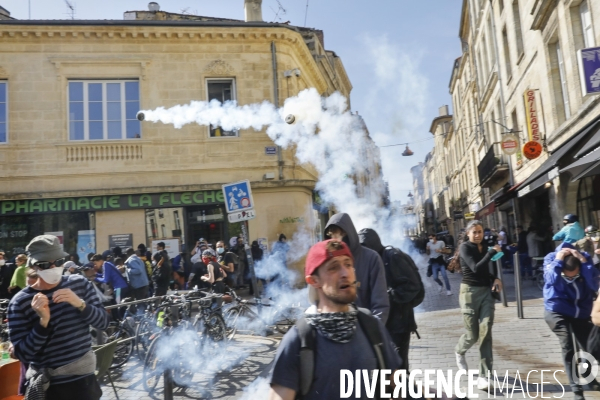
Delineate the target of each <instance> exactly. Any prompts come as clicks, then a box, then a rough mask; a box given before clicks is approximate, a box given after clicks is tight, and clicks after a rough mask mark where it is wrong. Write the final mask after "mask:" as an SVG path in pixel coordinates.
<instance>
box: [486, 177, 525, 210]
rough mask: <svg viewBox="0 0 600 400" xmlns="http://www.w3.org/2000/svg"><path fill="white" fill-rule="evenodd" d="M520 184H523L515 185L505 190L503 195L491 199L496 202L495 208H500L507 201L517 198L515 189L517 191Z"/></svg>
mask: <svg viewBox="0 0 600 400" xmlns="http://www.w3.org/2000/svg"><path fill="white" fill-rule="evenodd" d="M522 184H523V182H519V183H517V184H516V185H514V186H511V187H510V188H508V189H507V190H505V191H504V193H502V194H501V195H500V196H498V197H496V198H495V199H493V200H494V201H495V202H496V207H500V206H501V205H502V204H504V203H506V202H507V201H509V200H511V199H514V198H515V197H517V194H518V190H517V189H519V188H520V187H521V185H522Z"/></svg>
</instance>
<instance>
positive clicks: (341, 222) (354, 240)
mask: <svg viewBox="0 0 600 400" xmlns="http://www.w3.org/2000/svg"><path fill="white" fill-rule="evenodd" d="M331 225H336V226H339V227H340V228H342V229H343V230H344V232H346V235H347V238H348V241H346V244H348V247H350V251H352V254H354V253H355V252H356V251H357V250H358V249H360V242H359V241H358V234H357V233H356V228H355V227H354V223H352V218H350V216H349V215H348V214H346V213H337V214H335V215H333V216H332V217H331V218H329V221H328V222H327V225H326V226H325V231H324V232H327V228H329V227H330V226H331Z"/></svg>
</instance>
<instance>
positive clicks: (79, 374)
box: [8, 235, 109, 400]
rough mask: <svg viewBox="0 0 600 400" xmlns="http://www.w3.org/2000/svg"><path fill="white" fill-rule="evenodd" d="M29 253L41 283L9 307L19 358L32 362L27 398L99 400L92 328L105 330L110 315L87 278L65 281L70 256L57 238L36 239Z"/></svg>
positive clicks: (29, 245) (73, 277) (29, 287)
mask: <svg viewBox="0 0 600 400" xmlns="http://www.w3.org/2000/svg"><path fill="white" fill-rule="evenodd" d="M26 250H27V254H28V257H29V258H28V265H29V266H31V268H32V270H34V271H35V272H36V273H37V276H38V279H37V280H36V281H35V283H33V284H32V285H31V286H27V287H26V288H24V289H23V290H21V291H20V292H19V293H17V294H16V295H15V297H13V299H12V300H11V302H10V303H9V306H8V328H9V334H10V341H11V342H12V344H13V346H14V355H15V357H16V358H18V359H19V360H20V361H21V362H23V363H29V369H28V371H27V378H28V380H29V384H28V389H27V390H28V395H27V398H45V399H47V400H54V399H56V400H58V399H60V400H71V399H72V400H78V399H89V400H97V399H99V398H100V397H101V396H102V390H101V389H100V386H99V385H98V382H97V380H96V376H95V374H94V372H95V366H96V358H95V355H94V353H93V352H92V348H91V337H90V325H91V326H93V327H94V328H97V329H101V330H104V329H106V328H107V327H108V323H109V316H108V314H107V313H106V311H105V310H104V308H103V307H102V305H101V304H100V300H99V299H98V296H96V293H95V291H94V288H93V287H92V286H91V283H90V282H89V281H88V280H87V279H85V278H84V277H83V276H81V275H69V276H63V274H62V272H63V269H64V263H65V262H66V260H67V259H66V257H68V254H67V253H65V252H64V251H63V250H62V247H61V245H60V242H59V240H58V238H57V237H56V236H52V235H41V236H37V237H35V238H34V239H33V240H32V241H31V242H30V243H29V244H28V245H27V248H26ZM43 376H49V377H50V384H49V386H48V387H47V388H44V386H45V385H44V384H43V383H44V382H43V381H42V377H43Z"/></svg>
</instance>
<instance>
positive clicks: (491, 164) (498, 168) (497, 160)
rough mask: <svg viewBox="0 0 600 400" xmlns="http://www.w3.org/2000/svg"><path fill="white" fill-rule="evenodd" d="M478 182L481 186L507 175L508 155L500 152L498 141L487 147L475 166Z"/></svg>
mask: <svg viewBox="0 0 600 400" xmlns="http://www.w3.org/2000/svg"><path fill="white" fill-rule="evenodd" d="M477 171H478V172H479V184H480V185H481V187H482V188H484V187H489V186H491V185H493V184H494V183H495V182H497V181H499V180H502V179H506V178H507V177H508V156H507V155H505V154H504V153H502V150H501V149H500V143H494V144H493V145H492V146H490V148H489V149H488V151H487V153H486V155H485V156H484V157H483V159H482V160H481V162H480V163H479V165H478V166H477Z"/></svg>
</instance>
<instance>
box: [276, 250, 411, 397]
mask: <svg viewBox="0 0 600 400" xmlns="http://www.w3.org/2000/svg"><path fill="white" fill-rule="evenodd" d="M304 271H305V280H306V283H307V284H308V285H309V286H308V295H309V300H310V302H311V303H312V304H313V305H312V306H311V307H310V308H309V309H308V310H306V312H305V314H304V316H303V317H302V318H300V319H299V321H298V323H297V324H296V325H295V326H294V327H292V329H290V331H289V332H288V333H287V334H286V335H285V336H284V337H283V340H282V341H281V344H280V345H279V349H278V351H277V356H276V357H275V361H274V363H273V371H272V376H271V378H270V384H271V392H270V399H271V400H293V399H295V398H296V395H297V394H301V395H302V399H304V400H311V399H334V398H339V395H340V370H342V369H346V370H350V371H355V370H359V369H360V370H369V371H372V370H375V369H382V368H386V369H391V370H392V371H393V370H396V369H398V368H399V367H400V363H401V361H400V358H399V357H398V355H397V354H396V352H395V351H394V349H393V347H392V346H391V339H390V337H389V335H388V334H387V332H386V330H385V328H384V327H383V324H382V323H381V321H379V320H378V319H376V318H374V317H373V316H371V315H367V314H366V313H367V311H366V310H364V309H362V310H358V309H357V308H356V307H355V306H354V305H353V304H352V303H353V302H354V301H355V300H356V298H357V293H356V275H355V273H354V258H353V256H352V252H351V251H350V248H349V247H348V246H347V245H346V244H345V243H344V242H341V241H339V240H327V241H324V242H319V243H317V244H316V245H314V246H313V247H312V248H311V249H310V251H309V252H308V255H307V257H306V266H305V270H304ZM365 320H366V321H368V323H366V322H364V321H365ZM305 326H307V327H308V329H309V330H310V332H309V334H307V335H306V336H305V337H303V333H302V331H305V328H304V327H305ZM373 330H376V331H377V332H378V334H379V338H380V342H379V343H378V345H377V346H376V345H374V344H373V341H372V340H370V337H372V336H371V334H372V331H373ZM306 337H311V338H312V341H314V347H313V348H312V350H313V354H312V355H313V356H314V357H313V364H312V365H308V364H305V362H301V357H300V350H301V346H302V342H303V341H304V339H305V338H306ZM375 348H377V349H378V350H379V351H377V352H376V351H375ZM305 349H306V348H302V350H303V351H305ZM314 352H316V354H314ZM303 359H304V357H303ZM382 362H383V364H384V365H381V363H382ZM306 367H310V368H306ZM308 369H310V370H311V371H312V378H313V379H310V377H309V378H307V376H306V374H307V370H308ZM301 374H303V375H302V376H301ZM304 382H308V383H309V385H308V386H309V387H307V386H304V385H302V383H304ZM361 386H362V388H361V393H363V394H364V397H362V398H367V397H366V392H365V389H364V385H361Z"/></svg>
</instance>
